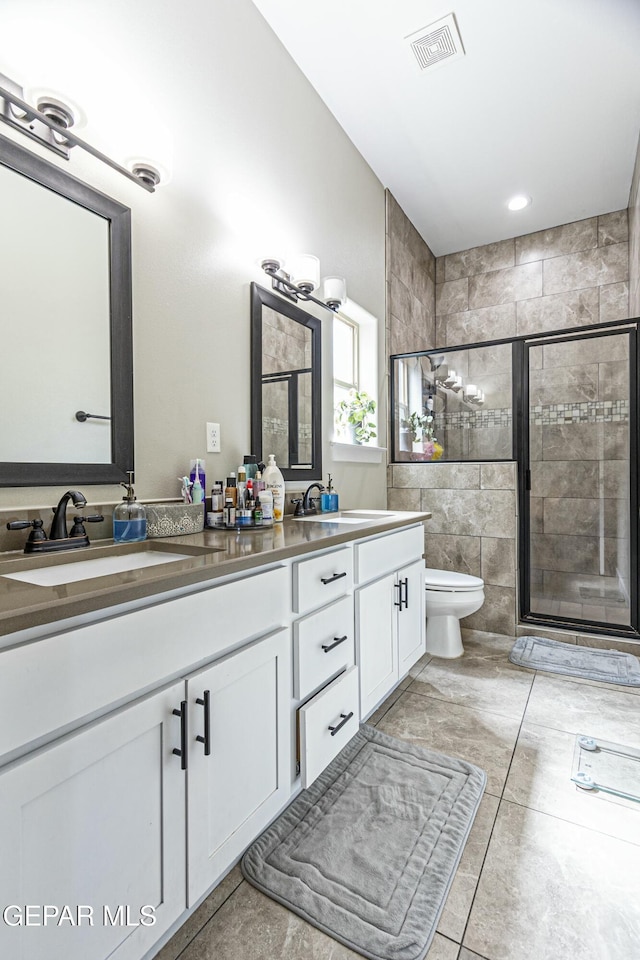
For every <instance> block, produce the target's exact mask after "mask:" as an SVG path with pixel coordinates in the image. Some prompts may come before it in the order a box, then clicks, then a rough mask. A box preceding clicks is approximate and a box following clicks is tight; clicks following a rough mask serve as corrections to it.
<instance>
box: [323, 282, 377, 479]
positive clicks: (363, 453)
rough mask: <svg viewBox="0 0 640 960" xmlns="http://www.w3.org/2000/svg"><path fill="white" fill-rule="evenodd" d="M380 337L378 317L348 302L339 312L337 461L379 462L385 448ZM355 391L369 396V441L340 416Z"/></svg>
mask: <svg viewBox="0 0 640 960" xmlns="http://www.w3.org/2000/svg"><path fill="white" fill-rule="evenodd" d="M379 334H380V331H379V324H378V321H377V319H376V317H374V316H373V314H371V313H369V311H368V310H365V308H364V307H361V306H360V305H359V304H357V303H355V302H354V301H353V300H347V301H346V303H345V304H343V306H342V307H341V309H340V312H339V313H337V314H334V317H333V321H332V328H331V339H332V354H333V360H332V373H333V384H332V386H333V391H332V394H333V395H332V397H331V400H332V403H333V409H332V419H333V423H334V440H333V450H332V456H333V459H334V460H353V459H355V460H367V461H369V462H378V460H377V459H376V458H377V457H378V455H379V453H378V451H379V449H380V446H382V448H384V438H385V422H384V421H385V409H384V407H383V408H381V407H380V404H379V403H378V397H379V395H378V354H379V351H380V349H381V345H380V344H379V342H378V339H379ZM352 390H356V391H358V393H360V394H365V395H366V396H365V397H364V398H363V399H364V402H365V404H371V403H372V404H373V410H372V412H370V413H368V414H367V418H366V426H367V427H368V428H369V430H370V434H369V436H368V438H367V436H366V435H365V436H362V435H361V434H359V433H358V430H357V427H356V425H353V426H352V425H345V424H344V422H340V421H339V418H338V416H337V412H336V407H337V405H338V404H339V403H340V402H341V401H343V400H348V399H349V394H350V391H352ZM374 451H375V452H374Z"/></svg>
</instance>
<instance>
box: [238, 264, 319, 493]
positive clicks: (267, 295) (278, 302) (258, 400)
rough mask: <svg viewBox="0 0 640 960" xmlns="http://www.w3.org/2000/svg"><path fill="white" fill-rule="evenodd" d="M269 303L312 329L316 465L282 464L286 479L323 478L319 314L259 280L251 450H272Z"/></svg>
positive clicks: (254, 306) (254, 305) (254, 297)
mask: <svg viewBox="0 0 640 960" xmlns="http://www.w3.org/2000/svg"><path fill="white" fill-rule="evenodd" d="M263 306H265V307H269V309H271V310H274V311H275V312H276V313H281V314H282V315H283V316H285V317H289V319H290V320H295V321H296V323H301V324H302V325H303V326H305V327H308V328H309V329H310V330H311V389H312V405H311V425H312V430H313V441H312V445H311V457H312V464H313V466H312V467H311V468H309V469H303V470H294V469H292V468H291V467H282V466H280V470H281V471H282V476H283V477H284V479H285V480H290V481H291V480H321V479H322V369H321V355H322V347H321V340H322V329H321V325H320V321H319V320H318V318H317V317H314V316H312V315H311V314H310V313H307V312H306V311H305V310H301V309H300V308H299V307H297V306H296V305H295V304H294V303H291V302H289V301H288V300H285V299H283V298H282V297H279V296H277V295H276V294H274V293H271V291H270V290H265V288H264V287H261V286H260V285H259V284H257V283H252V284H251V450H252V452H253V453H255V455H256V458H257V460H258V462H260V461H261V460H264V459H265V456H266V454H268V453H269V451H263V449H262V308H263Z"/></svg>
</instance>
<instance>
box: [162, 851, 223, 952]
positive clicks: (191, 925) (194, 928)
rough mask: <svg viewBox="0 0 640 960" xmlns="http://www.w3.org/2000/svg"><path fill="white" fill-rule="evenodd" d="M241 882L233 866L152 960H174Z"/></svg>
mask: <svg viewBox="0 0 640 960" xmlns="http://www.w3.org/2000/svg"><path fill="white" fill-rule="evenodd" d="M241 883H242V874H241V873H240V867H234V868H233V870H231V872H230V873H228V874H227V875H226V877H225V878H224V879H223V880H222V881H221V882H220V883H219V884H218V886H217V887H216V888H215V890H214V891H213V892H212V893H210V894H209V896H208V897H207V899H206V900H204V901H203V902H202V903H201V904H200V906H199V907H198V909H197V910H196V911H195V913H193V914H192V915H191V916H190V917H189V919H188V920H187V921H186V923H184V924H183V925H182V926H181V927H180V929H179V930H177V931H176V933H174V935H173V936H172V938H171V940H168V941H167V943H166V944H165V945H164V947H163V948H162V950H160V952H159V953H157V954H156V956H155V957H154V960H176V958H177V957H178V956H179V955H180V954H181V953H182V951H183V950H184V949H185V947H186V946H188V944H189V943H191V941H192V940H193V939H194V937H196V936H197V934H198V933H199V931H200V930H202V928H203V927H204V925H205V924H206V923H207V922H208V921H209V920H210V919H211V917H212V916H213V915H214V913H215V912H216V911H217V910H218V909H219V908H220V907H221V906H222V904H223V903H224V902H225V900H226V899H227V898H228V897H230V896H231V894H232V893H233V891H234V890H235V889H236V887H237V886H239V884H241Z"/></svg>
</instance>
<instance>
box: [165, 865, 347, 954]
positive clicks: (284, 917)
mask: <svg viewBox="0 0 640 960" xmlns="http://www.w3.org/2000/svg"><path fill="white" fill-rule="evenodd" d="M358 957H359V954H357V953H354V952H353V951H352V950H349V949H348V948H347V947H345V946H343V945H342V944H340V943H338V942H337V941H336V940H332V939H331V937H328V936H327V935H326V934H325V933H322V931H321V930H318V929H316V928H315V927H312V926H311V925H310V924H308V923H306V921H304V920H302V919H301V918H300V917H298V916H297V915H296V914H295V913H291V911H289V910H286V909H285V908H284V907H282V906H280V904H279V903H276V902H275V901H274V900H270V899H269V898H268V897H265V896H264V894H262V893H260V892H259V891H258V890H256V889H255V887H252V886H251V885H250V884H248V883H247V882H246V881H243V882H242V883H241V884H240V886H239V887H238V888H237V889H236V890H235V892H234V893H233V895H232V896H231V897H230V898H229V899H228V900H227V902H226V903H225V904H224V906H223V907H221V909H220V910H218V912H217V913H216V914H215V916H213V917H212V918H211V920H210V921H209V923H208V924H207V925H206V926H205V927H204V929H202V930H201V931H200V933H199V934H198V936H197V937H196V938H195V940H193V941H192V942H191V943H190V945H189V946H188V947H187V949H186V950H185V952H184V953H183V954H182V956H181V957H180V960H275V958H282V960H285V958H286V960H358Z"/></svg>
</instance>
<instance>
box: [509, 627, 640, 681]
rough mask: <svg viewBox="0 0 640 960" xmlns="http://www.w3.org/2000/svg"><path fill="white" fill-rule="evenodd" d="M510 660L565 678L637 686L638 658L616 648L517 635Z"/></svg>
mask: <svg viewBox="0 0 640 960" xmlns="http://www.w3.org/2000/svg"><path fill="white" fill-rule="evenodd" d="M509 660H511V663H516V664H517V665H518V666H520V667H530V668H531V669H532V670H546V671H547V673H563V674H565V675H566V676H567V677H583V678H584V679H585V680H603V681H605V682H608V683H622V684H625V685H626V686H628V687H640V661H639V660H638V658H637V657H633V656H632V655H631V654H630V653H620V652H619V651H618V650H596V649H595V648H593V647H581V646H578V645H577V644H575V643H560V641H559V640H547V639H546V637H519V638H518V639H517V640H516V642H515V643H514V645H513V649H512V651H511V653H510V654H509Z"/></svg>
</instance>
